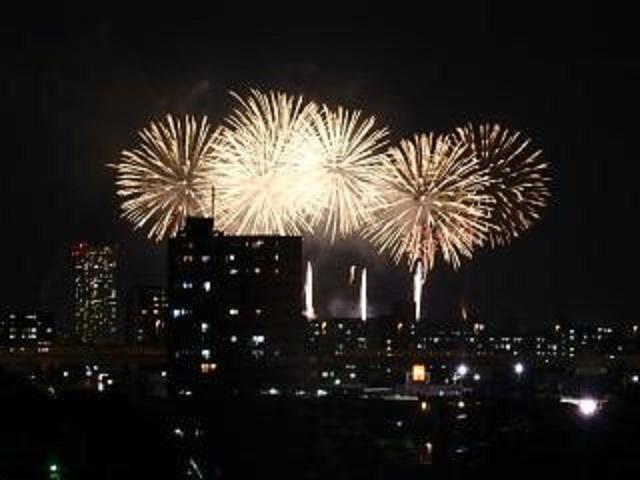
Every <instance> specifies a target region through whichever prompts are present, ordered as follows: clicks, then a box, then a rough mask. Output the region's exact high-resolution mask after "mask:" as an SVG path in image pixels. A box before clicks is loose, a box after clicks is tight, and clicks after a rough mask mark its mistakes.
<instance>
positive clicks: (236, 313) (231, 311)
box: [229, 308, 239, 316]
mask: <svg viewBox="0 0 640 480" xmlns="http://www.w3.org/2000/svg"><path fill="white" fill-rule="evenodd" d="M238 313H239V311H238V309H237V308H230V309H229V315H233V316H236V315H238Z"/></svg>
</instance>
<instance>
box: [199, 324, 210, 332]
mask: <svg viewBox="0 0 640 480" xmlns="http://www.w3.org/2000/svg"><path fill="white" fill-rule="evenodd" d="M200 328H201V329H202V333H206V332H207V330H209V324H208V323H203V324H201V325H200Z"/></svg>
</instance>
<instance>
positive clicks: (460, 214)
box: [364, 134, 492, 273]
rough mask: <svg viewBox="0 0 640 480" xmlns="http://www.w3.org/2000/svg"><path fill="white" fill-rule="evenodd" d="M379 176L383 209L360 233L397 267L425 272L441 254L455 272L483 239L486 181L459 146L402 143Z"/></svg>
mask: <svg viewBox="0 0 640 480" xmlns="http://www.w3.org/2000/svg"><path fill="white" fill-rule="evenodd" d="M379 177H380V179H379V183H380V188H381V193H382V195H383V197H384V200H385V205H384V206H383V207H382V208H379V209H378V210H377V211H376V217H377V220H376V221H375V222H374V223H373V224H371V225H370V226H369V227H367V228H366V229H365V231H364V234H365V236H367V237H368V238H370V239H371V240H372V241H373V243H374V244H375V245H377V247H378V248H379V250H380V251H388V252H390V254H391V256H392V258H393V259H394V260H395V261H396V262H399V261H400V260H401V259H402V258H406V259H407V260H408V262H409V264H410V266H413V265H414V263H415V262H416V261H418V260H420V261H421V262H422V266H423V269H424V271H425V273H426V272H428V271H429V270H431V269H432V268H433V265H434V262H435V259H436V256H437V254H438V253H439V254H441V255H442V257H443V259H444V260H445V261H446V262H447V263H449V264H451V265H452V266H453V267H454V268H457V267H458V266H459V265H460V260H461V257H470V256H471V255H472V252H473V250H474V248H476V247H477V246H479V245H481V244H482V242H483V241H484V240H485V239H486V236H487V232H488V231H489V230H490V228H491V224H490V223H489V220H488V217H489V210H490V207H491V202H492V199H491V197H490V196H488V195H486V194H484V193H483V192H484V191H485V190H486V188H487V183H488V177H487V175H486V174H485V172H483V171H482V170H481V169H479V168H478V161H477V160H476V159H475V158H474V157H473V156H471V155H469V154H467V153H466V152H465V149H464V148H462V146H461V145H459V144H458V145H456V144H452V143H451V142H449V141H448V139H447V138H446V137H440V136H435V135H433V134H430V135H426V134H423V135H416V136H414V137H413V138H412V139H405V140H402V141H401V142H400V145H399V146H397V147H393V148H391V149H390V150H389V151H388V154H387V155H386V159H385V162H384V164H383V166H382V171H381V172H380V175H379Z"/></svg>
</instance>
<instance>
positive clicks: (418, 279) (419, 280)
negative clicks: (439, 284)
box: [413, 260, 425, 322]
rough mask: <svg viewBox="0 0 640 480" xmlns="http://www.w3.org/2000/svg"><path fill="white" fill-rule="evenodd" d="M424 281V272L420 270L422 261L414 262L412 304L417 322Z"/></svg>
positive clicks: (419, 314) (420, 316) (420, 310)
mask: <svg viewBox="0 0 640 480" xmlns="http://www.w3.org/2000/svg"><path fill="white" fill-rule="evenodd" d="M424 282H425V276H424V272H423V271H422V262H421V261H420V260H418V261H417V262H416V265H415V268H414V272H413V305H414V309H415V312H414V313H415V321H416V322H419V321H420V319H421V318H422V293H423V287H424Z"/></svg>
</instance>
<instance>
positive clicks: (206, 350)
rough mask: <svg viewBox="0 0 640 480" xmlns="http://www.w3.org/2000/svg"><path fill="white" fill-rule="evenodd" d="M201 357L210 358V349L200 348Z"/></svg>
mask: <svg viewBox="0 0 640 480" xmlns="http://www.w3.org/2000/svg"><path fill="white" fill-rule="evenodd" d="M202 358H204V359H205V360H209V359H210V358H211V350H208V349H204V350H202Z"/></svg>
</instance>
